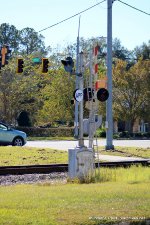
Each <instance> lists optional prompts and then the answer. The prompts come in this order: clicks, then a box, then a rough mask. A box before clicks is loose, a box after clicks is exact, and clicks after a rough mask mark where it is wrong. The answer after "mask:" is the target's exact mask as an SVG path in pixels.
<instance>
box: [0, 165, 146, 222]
mask: <svg viewBox="0 0 150 225" xmlns="http://www.w3.org/2000/svg"><path fill="white" fill-rule="evenodd" d="M100 174H101V178H102V179H101V182H99V183H90V184H78V183H66V184H58V183H57V184H53V185H52V184H49V183H43V184H34V185H24V184H23V185H14V186H5V187H3V186H1V187H0V224H1V225H4V224H5V225H7V224H10V225H27V224H32V225H60V224H61V225H98V224H104V222H105V224H109V225H110V224H112V223H113V222H115V220H117V221H121V220H123V221H124V220H130V221H132V222H135V220H140V221H141V220H143V221H144V220H146V219H147V218H148V217H149V215H150V192H149V184H150V170H149V168H143V167H131V168H129V169H122V168H119V169H107V170H106V169H101V170H100ZM134 224H135V223H134ZM142 224H144V222H143V223H142Z"/></svg>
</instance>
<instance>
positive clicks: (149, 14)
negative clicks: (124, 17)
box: [117, 0, 150, 16]
mask: <svg viewBox="0 0 150 225" xmlns="http://www.w3.org/2000/svg"><path fill="white" fill-rule="evenodd" d="M117 1H118V2H121V3H122V4H124V5H126V6H129V7H130V8H132V9H135V10H137V11H139V12H141V13H144V14H146V15H148V16H150V13H147V12H145V11H143V10H141V9H138V8H136V7H134V6H132V5H129V4H127V3H126V2H123V1H121V0H117Z"/></svg>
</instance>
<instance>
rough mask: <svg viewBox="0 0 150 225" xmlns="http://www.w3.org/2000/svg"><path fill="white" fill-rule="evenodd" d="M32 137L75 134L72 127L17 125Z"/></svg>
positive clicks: (69, 135)
mask: <svg viewBox="0 0 150 225" xmlns="http://www.w3.org/2000/svg"><path fill="white" fill-rule="evenodd" d="M16 129H18V130H21V131H24V132H25V133H26V134H27V136H30V137H71V136H73V134H74V128H72V127H61V128H60V127H58V128H39V127H17V128H16Z"/></svg>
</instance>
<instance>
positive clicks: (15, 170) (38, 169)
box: [0, 160, 150, 175]
mask: <svg viewBox="0 0 150 225" xmlns="http://www.w3.org/2000/svg"><path fill="white" fill-rule="evenodd" d="M131 165H142V166H150V162H149V161H148V160H141V161H122V162H100V163H95V167H96V168H97V167H110V168H115V167H130V166H131ZM54 172H68V164H50V165H30V166H28V165H27V166H1V167H0V175H21V174H33V173H54Z"/></svg>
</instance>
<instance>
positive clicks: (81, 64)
mask: <svg viewBox="0 0 150 225" xmlns="http://www.w3.org/2000/svg"><path fill="white" fill-rule="evenodd" d="M79 56H80V74H81V76H79V89H80V90H81V91H82V92H83V52H80V55H79ZM83 146H84V139H83V101H81V102H79V147H83Z"/></svg>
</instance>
